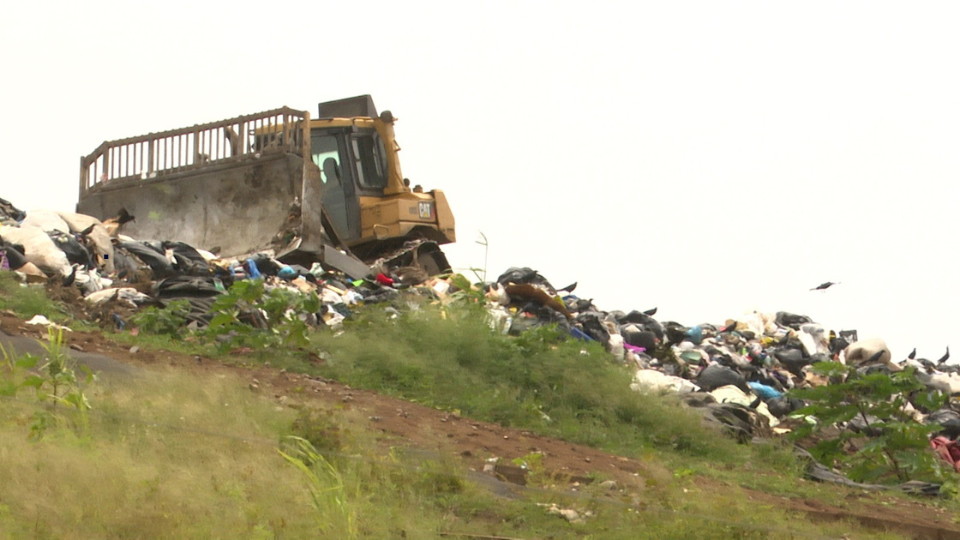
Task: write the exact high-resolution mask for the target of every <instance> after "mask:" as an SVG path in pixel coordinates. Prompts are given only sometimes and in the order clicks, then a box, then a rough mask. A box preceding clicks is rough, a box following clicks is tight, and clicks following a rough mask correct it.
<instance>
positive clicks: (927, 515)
mask: <svg viewBox="0 0 960 540" xmlns="http://www.w3.org/2000/svg"><path fill="white" fill-rule="evenodd" d="M0 331H2V332H4V333H6V334H9V335H13V336H22V337H34V338H38V339H43V338H44V337H45V335H46V330H45V329H44V328H43V327H38V326H31V325H27V324H24V321H22V320H20V319H18V318H16V317H14V316H13V315H12V314H10V313H2V314H0ZM68 343H69V344H70V345H72V346H73V347H76V348H77V349H81V350H82V351H83V352H84V353H87V354H93V355H102V356H106V357H109V358H112V359H114V360H116V361H118V362H120V363H122V364H125V365H128V366H134V367H139V368H145V369H148V370H149V368H151V367H154V368H157V367H164V368H167V367H174V368H176V369H178V370H183V371H187V372H193V373H204V374H217V373H231V374H234V375H237V376H239V377H241V378H242V379H245V380H248V381H249V384H250V388H251V391H252V392H258V393H261V394H263V395H265V396H267V397H269V398H271V399H275V400H277V402H278V403H282V404H284V405H287V406H292V407H299V406H311V405H312V406H318V407H339V408H343V409H346V410H350V411H353V412H354V413H355V416H357V417H359V418H364V419H366V421H367V422H369V427H370V428H372V429H374V430H377V431H379V433H380V434H381V435H380V439H381V441H382V442H383V443H384V444H386V445H392V446H407V447H410V448H411V449H415V450H420V451H427V452H430V453H439V454H442V455H445V456H450V457H454V458H456V459H459V460H462V461H463V463H465V465H466V466H467V467H469V468H470V469H471V470H475V471H478V472H482V471H484V468H485V467H486V468H487V469H488V470H487V473H488V474H489V475H490V476H489V477H490V478H491V479H493V478H496V479H499V480H501V481H502V482H493V484H495V485H493V486H492V489H494V490H495V491H496V492H498V493H500V494H501V495H506V496H510V495H512V494H513V493H516V492H518V491H520V490H522V489H523V488H520V487H519V486H520V485H523V484H524V483H525V481H526V479H525V472H524V471H523V470H522V469H521V468H519V467H516V466H515V465H513V464H512V462H511V460H513V459H514V458H520V457H523V456H526V455H528V454H531V453H533V452H539V453H541V454H542V455H543V457H542V458H541V459H542V464H543V466H544V468H545V469H546V473H547V474H548V475H550V476H552V477H553V478H554V480H555V481H556V482H558V483H567V484H568V485H569V487H572V488H574V489H575V488H576V486H577V485H578V484H580V485H582V484H585V483H588V482H590V481H591V479H592V478H601V479H611V480H614V481H615V482H616V484H617V487H618V488H619V490H621V491H620V493H628V494H633V495H634V496H638V497H639V498H640V499H642V497H643V492H644V490H645V489H646V488H645V485H646V483H647V480H648V479H651V478H652V479H656V480H658V481H660V482H663V481H667V482H669V481H673V480H672V479H673V476H672V474H671V472H670V471H668V470H666V469H664V468H663V467H661V466H658V465H654V464H651V463H649V462H644V461H640V460H636V459H631V458H626V457H623V456H617V455H614V454H609V453H606V452H602V451H600V450H597V449H595V448H589V447H586V446H581V445H577V444H572V443H569V442H564V441H561V440H557V439H551V438H548V437H542V436H539V435H536V434H533V433H531V432H529V431H525V430H522V429H514V428H508V427H503V426H499V425H496V424H491V423H488V422H482V421H478V420H473V419H470V418H467V417H463V416H460V415H458V414H455V413H451V412H448V411H441V410H437V409H433V408H430V407H425V406H422V405H419V404H416V403H411V402H409V401H404V400H402V399H397V398H394V397H390V396H385V395H381V394H378V393H376V392H372V391H367V390H360V389H356V388H351V387H349V386H347V385H344V384H341V383H338V382H336V381H332V380H327V379H322V378H318V377H309V376H305V375H300V374H295V373H288V372H285V371H283V370H280V369H275V368H271V367H262V366H247V365H244V361H243V355H242V354H241V355H238V356H235V357H233V360H234V361H235V364H233V365H230V364H226V363H224V362H222V361H219V360H215V359H209V358H201V357H195V356H190V355H183V354H178V353H172V352H166V351H148V350H140V351H138V352H136V353H133V352H131V350H130V348H129V347H127V346H124V345H121V344H118V343H115V342H112V341H110V340H108V339H106V338H105V337H104V336H103V335H102V334H100V333H97V332H79V331H75V332H72V333H70V334H69V336H68ZM75 350H76V349H75ZM490 458H500V460H499V465H498V466H496V469H495V470H494V471H490V470H489V469H490V462H489V461H488V460H489V459H490ZM732 488H736V489H738V490H739V492H740V493H741V494H742V496H746V497H748V498H750V499H751V500H754V501H756V502H757V504H762V505H769V506H775V507H779V508H782V509H784V510H786V511H791V512H797V513H799V514H801V515H804V516H806V517H807V518H808V519H826V520H850V521H857V522H860V523H861V524H863V525H866V526H868V527H872V528H876V529H879V530H889V531H894V532H898V533H901V534H904V535H906V536H907V537H910V538H922V539H960V525H958V524H957V523H954V521H953V519H954V516H953V515H952V514H951V513H949V512H948V511H946V510H944V509H942V508H938V507H936V506H935V505H932V504H929V503H928V501H925V500H923V499H916V500H910V499H906V498H903V497H895V496H890V495H884V494H882V493H874V492H864V491H861V490H854V489H849V490H848V491H849V493H848V495H847V496H846V498H845V502H844V503H843V504H842V505H840V506H835V505H830V504H825V503H824V502H822V501H818V500H813V499H809V498H789V497H782V496H779V495H772V494H768V493H763V492H760V491H756V490H752V489H749V488H746V487H743V486H731V485H726V484H724V483H723V482H719V481H716V480H713V479H710V478H698V479H697V480H696V490H697V491H698V492H699V496H703V497H710V496H715V497H717V498H723V497H728V496H729V495H730V490H731V489H732ZM838 489H841V488H839V487H838Z"/></svg>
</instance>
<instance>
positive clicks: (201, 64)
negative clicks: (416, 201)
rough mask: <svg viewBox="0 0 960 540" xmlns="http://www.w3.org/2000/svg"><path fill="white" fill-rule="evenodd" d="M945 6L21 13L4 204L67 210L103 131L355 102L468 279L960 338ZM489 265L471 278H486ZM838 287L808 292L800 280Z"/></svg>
mask: <svg viewBox="0 0 960 540" xmlns="http://www.w3.org/2000/svg"><path fill="white" fill-rule="evenodd" d="M958 15H960V4H957V3H955V2H882V1H875V0H874V1H869V2H809V1H808V2H771V1H764V2H716V1H708V2H678V1H672V2H663V1H657V2H590V3H584V2H551V3H546V2H517V1H511V2H482V3H481V2H476V3H471V4H470V5H469V7H468V5H467V4H466V3H459V2H431V3H423V2H419V3H418V2H378V1H365V2H362V3H361V2H317V1H311V2H297V1H289V2H284V3H282V4H267V3H261V2H257V3H254V2H224V3H215V2H178V1H168V2H162V3H161V2H154V3H151V4H150V5H141V3H139V2H137V3H134V2H116V3H110V2H96V1H92V2H82V3H81V2H52V3H51V2H46V3H30V2H21V3H16V4H11V5H9V6H5V8H4V16H3V17H2V19H0V51H2V52H0V68H2V73H3V80H4V84H3V90H2V95H3V97H4V99H3V106H2V108H0V119H2V122H3V126H5V129H3V130H2V132H0V161H2V163H3V168H4V173H3V180H0V197H2V198H5V199H8V200H10V201H11V202H13V203H14V204H16V205H17V206H19V207H21V208H22V209H27V210H29V209H31V208H54V209H64V210H69V209H73V206H74V205H75V203H76V197H77V185H78V162H79V158H80V156H81V155H85V154H87V153H89V152H91V151H92V150H93V149H94V148H95V147H96V146H98V145H99V144H100V143H101V142H103V141H104V140H111V139H117V138H122V137H127V136H133V135H140V134H144V133H147V132H150V131H160V130H164V129H172V128H177V127H183V126H187V125H192V124H196V123H202V122H207V121H213V120H218V119H222V118H228V117H232V116H237V115H240V114H246V113H252V112H257V111H262V110H267V109H271V108H275V107H279V106H282V105H288V106H291V107H294V108H299V109H305V110H309V111H310V112H311V114H313V113H315V111H316V105H317V103H318V102H320V101H326V100H330V99H337V98H341V97H347V96H353V95H358V94H365V93H369V94H371V95H373V97H374V100H375V101H376V104H377V106H378V108H379V109H380V110H384V109H390V110H392V111H393V113H394V115H395V116H396V117H398V118H399V121H398V122H397V125H396V131H397V137H398V140H399V142H400V144H401V146H402V147H403V152H402V153H401V160H402V165H403V172H404V175H405V176H407V177H409V178H411V180H412V181H413V182H414V183H419V184H422V185H423V186H424V187H425V188H426V189H432V188H439V189H443V190H444V191H445V192H446V193H447V195H448V198H449V201H450V204H451V206H452V207H453V211H454V215H455V217H456V220H457V235H458V238H459V241H458V243H457V244H456V245H455V246H451V247H449V248H447V249H446V251H447V253H448V256H449V258H450V261H451V263H452V264H453V265H454V266H455V267H458V268H461V269H467V268H470V267H476V268H482V267H483V263H484V248H483V247H482V246H480V245H478V244H476V243H475V240H477V238H478V237H479V235H478V231H482V232H483V233H484V234H485V235H486V237H487V238H488V240H489V262H488V273H489V276H490V277H491V278H495V277H496V276H497V275H498V274H499V273H500V272H502V271H503V270H505V269H506V268H507V267H509V266H530V267H533V268H535V269H537V270H539V271H540V272H541V273H542V274H544V275H545V276H547V277H548V278H549V279H550V280H551V281H552V282H553V283H554V284H555V285H558V286H560V285H565V284H567V283H569V282H572V281H578V282H579V287H578V289H577V291H576V293H577V294H579V295H581V296H583V297H587V298H594V300H595V303H596V304H597V305H598V306H599V307H600V308H601V309H604V310H613V309H621V310H629V309H648V308H652V307H655V306H656V307H659V309H660V312H659V313H658V319H660V320H661V321H665V320H676V321H678V322H681V323H683V324H687V325H693V324H697V323H700V322H712V323H721V322H723V321H724V320H725V319H728V318H734V319H736V318H737V317H738V316H739V315H740V314H742V313H743V312H745V311H749V310H753V309H759V310H762V311H770V312H775V311H791V312H795V313H802V314H806V315H809V316H811V317H813V318H814V320H817V321H818V322H821V323H824V324H825V325H827V326H828V327H830V328H834V329H837V330H840V329H850V328H856V329H858V330H859V331H860V337H861V338H866V337H881V338H884V339H886V340H887V341H888V343H889V345H890V346H891V348H892V350H893V354H894V357H895V358H897V357H901V358H902V357H903V356H905V355H906V354H907V353H908V352H909V351H910V349H911V348H912V347H914V346H916V347H919V354H920V356H924V357H928V358H932V359H936V358H938V357H939V356H940V355H941V354H942V353H943V348H944V347H945V346H946V345H949V344H950V342H951V341H952V340H953V339H954V338H955V337H956V336H957V335H958V332H957V330H956V328H957V327H958V326H960V317H958V316H957V315H956V306H955V304H956V302H957V301H958V298H960V295H958V288H960V286H958V280H957V279H956V273H957V271H956V266H957V260H958V257H957V253H958V250H957V244H958V240H957V235H956V226H955V221H956V217H955V216H956V214H957V204H958V197H957V195H958V187H957V182H956V178H957V172H958V170H960V168H958V165H960V163H958V161H960V154H958V148H960V145H958V143H960V99H958V96H960V88H958V80H960V75H958V70H957V66H956V56H957V54H958V52H960V33H958V32H957V31H956V28H957V27H958V23H960V17H958ZM481 273H482V272H481ZM825 281H835V282H836V281H839V282H840V284H839V285H837V286H835V287H833V288H831V289H829V290H828V291H826V292H824V293H820V292H811V291H810V290H809V289H810V288H811V287H815V286H816V285H818V284H820V283H822V282H825Z"/></svg>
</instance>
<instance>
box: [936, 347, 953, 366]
mask: <svg viewBox="0 0 960 540" xmlns="http://www.w3.org/2000/svg"><path fill="white" fill-rule="evenodd" d="M949 359H950V347H949V346H948V347H947V352H946V353H944V355H943V356H941V357H940V359H939V360H937V365H938V366H939V365H940V364H942V363H944V362H946V361H947V360H949Z"/></svg>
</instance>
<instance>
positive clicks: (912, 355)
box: [907, 347, 917, 360]
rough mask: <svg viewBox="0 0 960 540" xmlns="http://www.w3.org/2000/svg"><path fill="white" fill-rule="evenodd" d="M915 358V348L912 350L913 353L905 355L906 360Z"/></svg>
mask: <svg viewBox="0 0 960 540" xmlns="http://www.w3.org/2000/svg"><path fill="white" fill-rule="evenodd" d="M916 357H917V348H916V347H914V348H913V352H911V353H910V354H908V355H907V358H909V359H911V360H913V359H914V358H916Z"/></svg>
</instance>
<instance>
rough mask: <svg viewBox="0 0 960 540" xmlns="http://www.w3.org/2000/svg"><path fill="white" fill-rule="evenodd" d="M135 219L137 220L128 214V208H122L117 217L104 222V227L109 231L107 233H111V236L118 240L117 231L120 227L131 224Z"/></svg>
mask: <svg viewBox="0 0 960 540" xmlns="http://www.w3.org/2000/svg"><path fill="white" fill-rule="evenodd" d="M134 219H135V218H134V217H133V216H131V215H130V213H129V212H127V209H126V208H121V209H120V211H119V212H117V215H116V216H114V217H112V218H107V219H105V220H103V226H104V227H105V228H106V229H107V233H109V234H110V236H112V237H114V238H116V236H117V231H118V230H119V229H120V226H121V225H123V224H124V223H129V222H131V221H133V220H134Z"/></svg>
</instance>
